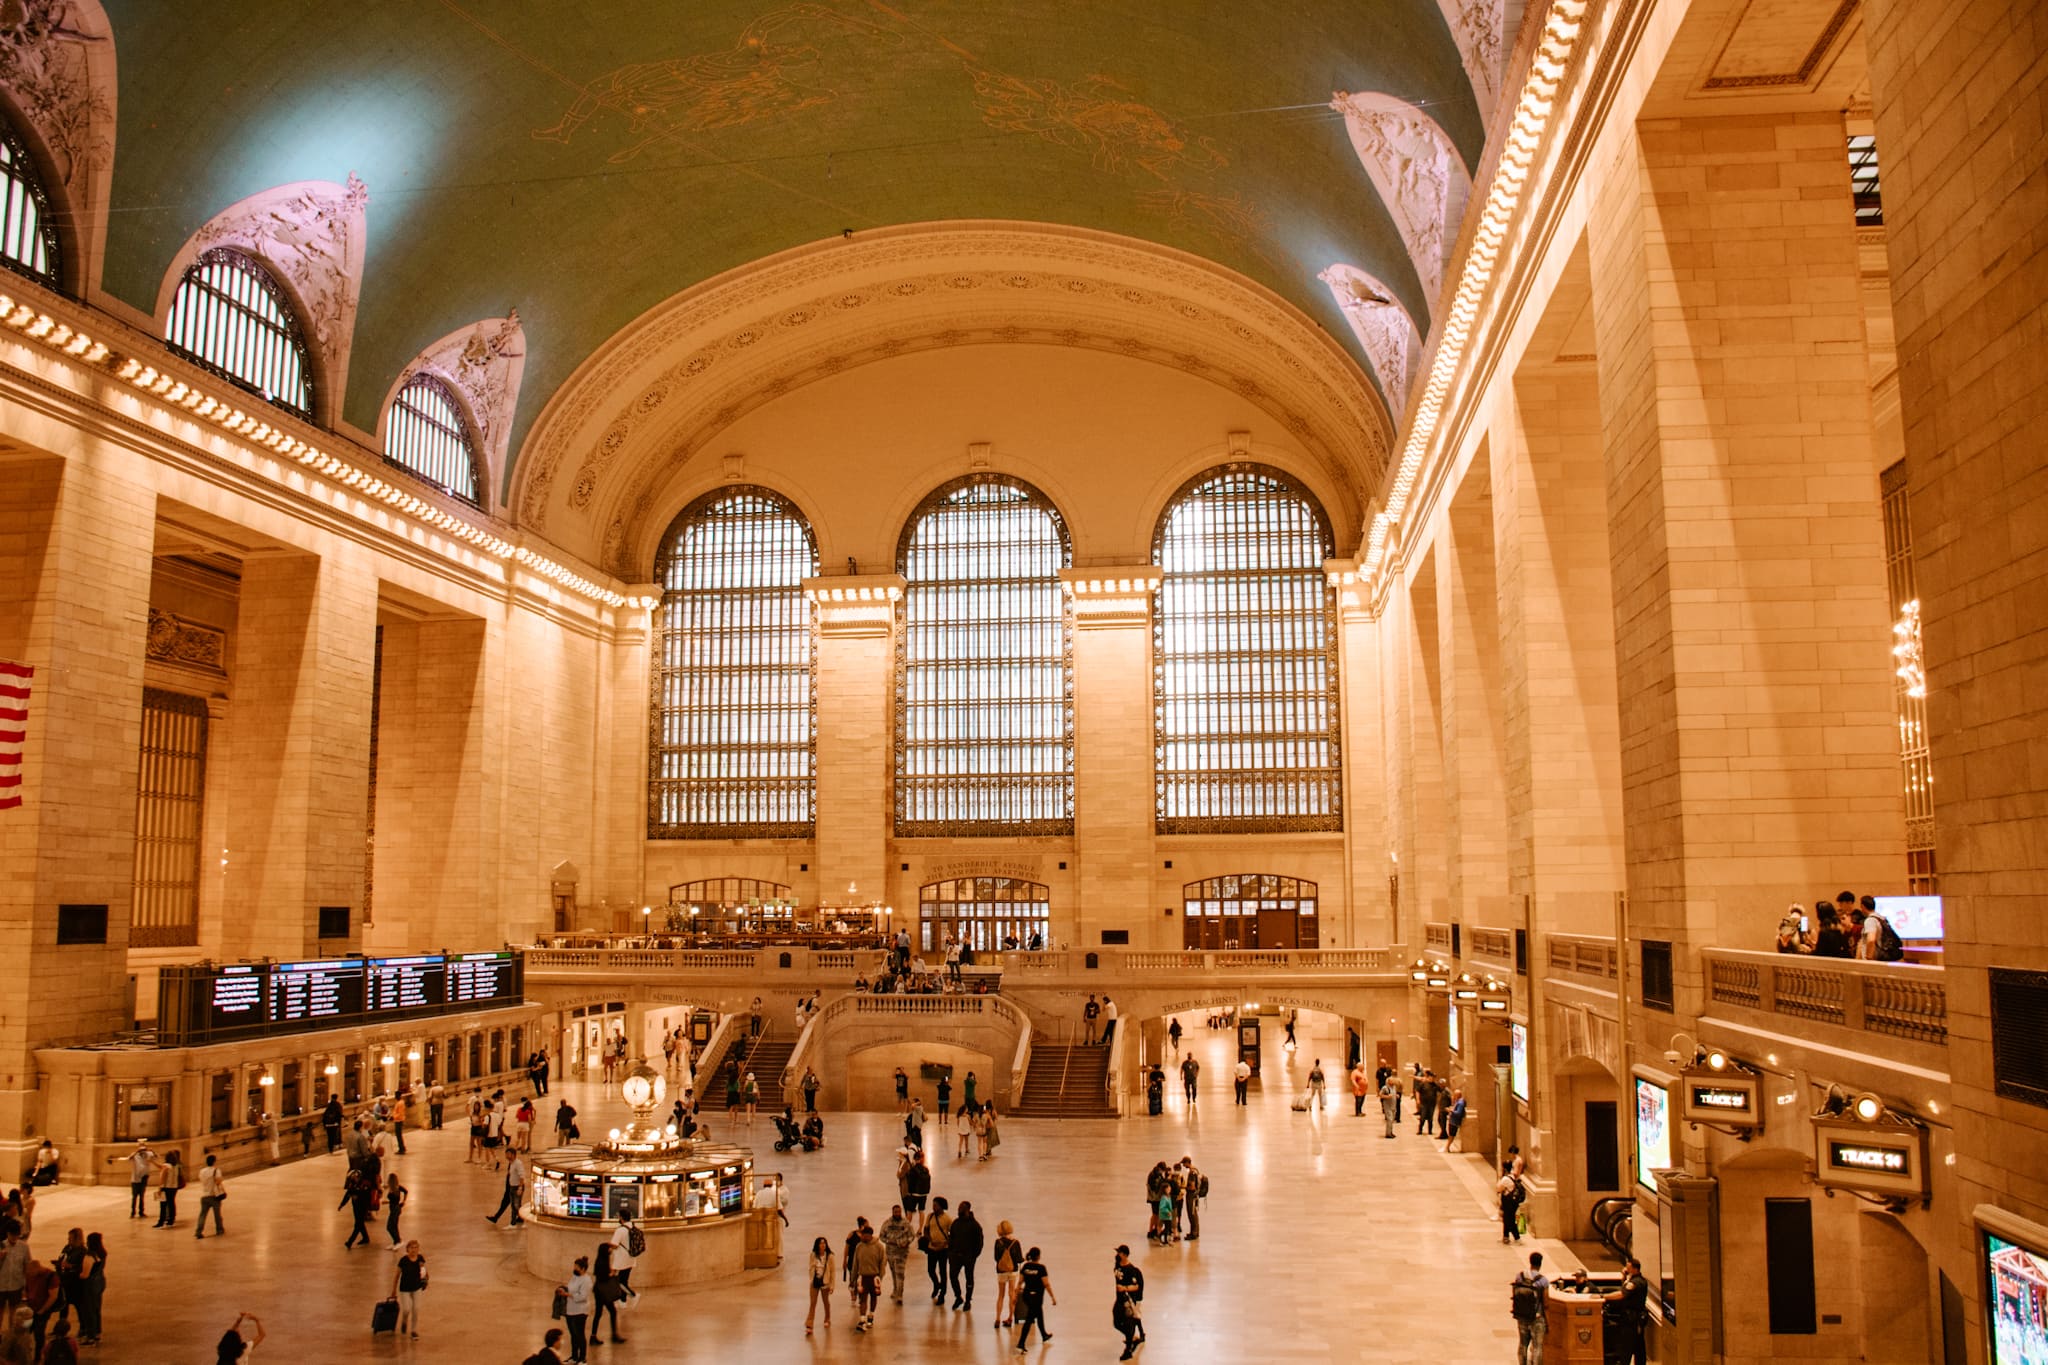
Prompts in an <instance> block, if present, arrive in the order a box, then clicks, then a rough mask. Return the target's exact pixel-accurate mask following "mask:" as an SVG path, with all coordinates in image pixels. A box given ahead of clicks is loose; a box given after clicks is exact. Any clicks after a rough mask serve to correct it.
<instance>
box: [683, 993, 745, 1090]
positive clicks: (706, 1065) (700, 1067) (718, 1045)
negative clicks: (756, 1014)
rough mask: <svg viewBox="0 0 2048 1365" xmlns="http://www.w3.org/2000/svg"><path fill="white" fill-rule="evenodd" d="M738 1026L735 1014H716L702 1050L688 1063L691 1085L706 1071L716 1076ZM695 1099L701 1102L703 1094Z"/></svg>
mask: <svg viewBox="0 0 2048 1365" xmlns="http://www.w3.org/2000/svg"><path fill="white" fill-rule="evenodd" d="M740 1027H742V1025H741V1024H740V1017H739V1016H738V1015H737V1014H721V1015H719V1016H718V1025H717V1027H715V1028H713V1029H712V1030H711V1037H710V1038H709V1039H708V1040H706V1042H705V1044H704V1050H703V1051H702V1052H700V1053H698V1054H697V1057H698V1060H697V1061H695V1062H693V1063H691V1065H690V1084H691V1085H692V1086H693V1087H694V1086H695V1085H696V1084H697V1082H698V1081H700V1080H702V1079H703V1077H704V1075H705V1073H706V1072H707V1071H708V1072H709V1073H710V1074H711V1076H712V1078H713V1079H716V1078H717V1076H718V1068H719V1067H720V1066H722V1065H724V1063H725V1054H726V1053H727V1052H728V1051H730V1050H731V1048H732V1034H733V1031H734V1030H735V1029H737V1028H740ZM697 1100H698V1102H699V1103H700V1104H701V1103H702V1102H703V1100H704V1096H702V1095H699V1096H698V1097H697Z"/></svg>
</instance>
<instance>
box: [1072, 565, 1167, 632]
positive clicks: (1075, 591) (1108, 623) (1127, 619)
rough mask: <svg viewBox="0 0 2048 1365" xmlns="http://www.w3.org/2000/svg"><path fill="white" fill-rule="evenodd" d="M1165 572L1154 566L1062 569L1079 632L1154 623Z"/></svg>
mask: <svg viewBox="0 0 2048 1365" xmlns="http://www.w3.org/2000/svg"><path fill="white" fill-rule="evenodd" d="M1164 577H1165V573H1164V572H1163V571H1162V570H1161V569H1160V568H1159V567H1158V566H1157V565H1154V564H1140V565H1134V566H1131V567H1128V568H1126V567H1122V566H1112V567H1110V568H1097V569H1061V570H1060V591H1062V592H1064V593H1065V594H1066V595H1067V600H1068V601H1070V602H1071V603H1072V604H1073V608H1074V628H1075V629H1076V630H1100V629H1103V628H1106V627H1119V626H1149V625H1151V624H1152V595H1153V594H1154V593H1156V592H1158V591H1159V583H1160V580H1161V579H1162V578H1164Z"/></svg>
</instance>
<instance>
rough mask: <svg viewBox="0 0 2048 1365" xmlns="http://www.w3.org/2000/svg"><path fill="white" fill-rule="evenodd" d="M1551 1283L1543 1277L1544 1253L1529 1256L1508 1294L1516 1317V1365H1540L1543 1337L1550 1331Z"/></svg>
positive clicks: (1538, 1252)
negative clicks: (1548, 1307) (1525, 1265)
mask: <svg viewBox="0 0 2048 1365" xmlns="http://www.w3.org/2000/svg"><path fill="white" fill-rule="evenodd" d="M1549 1289H1550V1281H1549V1280H1548V1279H1546V1278H1545V1277H1544V1274H1543V1253H1542V1252H1540V1251H1532V1252H1530V1253H1529V1268H1528V1269H1527V1270H1524V1271H1521V1272H1519V1273H1517V1274H1516V1276H1515V1278H1514V1280H1513V1281H1512V1283H1511V1285H1510V1287H1509V1290H1508V1294H1509V1296H1510V1297H1509V1302H1510V1304H1511V1306H1512V1309H1513V1312H1514V1315H1515V1338H1516V1347H1515V1349H1516V1354H1515V1365H1543V1334H1544V1333H1545V1332H1546V1331H1548V1330H1549V1326H1550V1324H1549V1322H1548V1320H1547V1316H1548V1314H1547V1308H1546V1305H1547V1304H1548V1303H1549V1298H1550V1295H1549Z"/></svg>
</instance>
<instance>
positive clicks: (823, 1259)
mask: <svg viewBox="0 0 2048 1365" xmlns="http://www.w3.org/2000/svg"><path fill="white" fill-rule="evenodd" d="M810 1271H811V1298H810V1302H809V1304H808V1305H807V1306H806V1307H805V1308H804V1335H805V1336H809V1335H810V1334H811V1330H812V1328H814V1327H815V1326H816V1325H817V1320H818V1305H819V1304H823V1305H824V1306H825V1325H826V1326H827V1327H830V1326H831V1325H832V1243H830V1242H828V1241H826V1240H825V1239H824V1238H823V1237H817V1238H813V1239H812V1241H811V1264H810Z"/></svg>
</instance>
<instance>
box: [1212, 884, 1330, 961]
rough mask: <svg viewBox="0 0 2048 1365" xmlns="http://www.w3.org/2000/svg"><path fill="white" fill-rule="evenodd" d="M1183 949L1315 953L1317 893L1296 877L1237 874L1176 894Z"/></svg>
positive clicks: (1317, 917) (1317, 936) (1311, 886)
mask: <svg viewBox="0 0 2048 1365" xmlns="http://www.w3.org/2000/svg"><path fill="white" fill-rule="evenodd" d="M1181 891H1182V896H1183V905H1182V910H1183V913H1182V916H1181V924H1182V926H1183V929H1182V935H1183V946H1184V947H1188V948H1197V949H1210V950H1215V949H1247V950H1249V949H1285V948H1314V947H1317V946H1318V945H1319V944H1320V942H1321V939H1322V936H1321V934H1320V932H1319V931H1318V922H1319V916H1318V915H1317V913H1316V911H1317V902H1318V900H1319V895H1318V888H1317V886H1316V884H1315V883H1314V882H1312V881H1306V880H1304V879H1302V878H1300V877H1283V876H1279V875H1277V874H1275V873H1271V872H1238V873H1233V874H1231V875H1230V876H1227V877H1208V878H1205V879H1203V880H1201V881H1197V882H1189V883H1187V884H1186V885H1185V886H1184V887H1182V888H1181Z"/></svg>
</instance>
